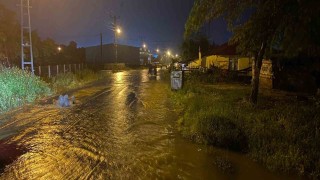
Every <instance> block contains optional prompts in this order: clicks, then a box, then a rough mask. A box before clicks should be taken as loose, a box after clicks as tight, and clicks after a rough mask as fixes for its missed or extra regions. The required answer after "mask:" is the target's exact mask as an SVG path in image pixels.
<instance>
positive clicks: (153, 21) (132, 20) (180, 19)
mask: <svg viewBox="0 0 320 180" xmlns="http://www.w3.org/2000/svg"><path fill="white" fill-rule="evenodd" d="M0 2H1V3H3V4H5V5H6V6H7V7H8V8H10V9H12V10H14V11H16V12H17V16H18V17H19V14H20V11H19V7H17V6H16V4H19V3H20V0H0ZM193 2H194V0H31V4H32V7H33V8H32V10H31V11H32V12H31V14H32V26H33V29H37V31H38V32H39V34H40V36H41V37H42V38H46V37H51V38H53V39H54V40H56V41H57V42H58V43H63V44H68V43H69V42H70V41H71V40H74V41H76V42H77V43H78V46H79V47H86V46H91V45H98V44H100V35H99V34H100V32H102V33H103V43H112V42H113V32H112V31H111V30H109V27H110V26H111V23H112V19H111V18H110V15H116V16H119V17H120V18H119V25H120V26H121V28H122V31H123V32H122V34H121V35H120V37H119V43H120V44H127V45H133V46H141V45H142V43H143V42H145V43H146V44H147V46H148V47H150V49H156V48H160V49H171V50H174V51H176V52H177V51H178V50H179V46H180V44H181V42H182V39H183V32H184V25H185V22H186V20H187V18H188V15H189V12H190V10H191V8H192V5H193ZM203 32H205V33H206V34H207V35H208V36H209V38H210V42H212V41H214V42H215V43H216V44H222V43H224V42H226V41H227V40H228V38H229V37H230V33H229V32H228V31H227V28H226V23H225V22H224V21H223V20H221V19H220V20H217V21H214V22H213V23H212V24H211V26H210V27H209V26H208V27H207V28H204V30H203Z"/></svg>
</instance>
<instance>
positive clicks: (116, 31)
mask: <svg viewBox="0 0 320 180" xmlns="http://www.w3.org/2000/svg"><path fill="white" fill-rule="evenodd" d="M113 31H114V45H115V47H116V63H118V44H117V37H118V36H117V34H120V33H121V29H120V27H117V28H115V29H114V30H113Z"/></svg>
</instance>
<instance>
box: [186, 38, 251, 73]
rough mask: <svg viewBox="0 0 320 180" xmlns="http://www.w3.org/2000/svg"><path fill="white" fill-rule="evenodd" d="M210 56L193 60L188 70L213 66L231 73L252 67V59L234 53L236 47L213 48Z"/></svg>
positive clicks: (225, 45) (223, 45) (224, 45)
mask: <svg viewBox="0 0 320 180" xmlns="http://www.w3.org/2000/svg"><path fill="white" fill-rule="evenodd" d="M210 54H211V55H209V56H205V57H202V58H201V60H199V59H195V60H194V61H192V62H190V63H189V65H188V66H189V67H190V68H199V67H203V68H211V67H212V66H215V67H218V68H221V69H226V70H231V71H240V70H246V69H250V68H251V66H252V61H253V60H252V58H250V57H245V56H241V55H239V54H238V53H237V52H236V46H231V45H228V44H227V43H225V44H222V45H221V46H218V47H215V48H214V49H213V50H212V51H211V53H210Z"/></svg>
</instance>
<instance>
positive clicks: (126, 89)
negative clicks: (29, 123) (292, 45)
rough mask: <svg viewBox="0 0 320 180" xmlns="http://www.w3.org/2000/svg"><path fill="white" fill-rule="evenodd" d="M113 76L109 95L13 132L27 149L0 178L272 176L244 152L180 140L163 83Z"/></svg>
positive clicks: (140, 74) (142, 75)
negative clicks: (226, 166) (225, 164)
mask: <svg viewBox="0 0 320 180" xmlns="http://www.w3.org/2000/svg"><path fill="white" fill-rule="evenodd" d="M111 79H112V80H111V82H110V84H108V85H107V86H110V89H111V90H109V91H107V92H106V93H101V95H100V96H96V97H95V98H94V99H91V100H90V101H89V102H87V103H84V104H83V105H81V106H78V107H74V108H73V109H68V110H61V109H56V110H52V109H51V111H54V112H48V113H49V114H48V116H47V118H45V117H43V116H41V118H42V119H41V121H39V122H38V123H36V124H35V126H33V127H29V128H27V129H26V130H24V131H22V132H21V133H20V134H19V135H17V136H16V137H15V138H14V139H13V140H12V141H14V142H17V143H18V144H20V145H23V146H24V147H26V148H28V149H29V151H28V152H27V153H25V154H24V155H22V156H21V157H20V158H19V159H18V160H17V161H16V162H15V163H13V164H12V165H10V166H8V167H7V168H6V170H5V173H4V174H2V176H1V179H157V178H158V179H230V178H232V179H248V178H258V177H263V178H262V179H271V178H272V179H274V178H276V176H274V175H272V174H270V173H268V172H266V171H265V170H264V169H262V168H261V167H259V166H257V165H256V164H254V163H252V162H251V161H248V160H247V159H246V158H244V157H243V156H241V155H238V154H235V153H231V152H227V151H223V150H219V149H216V148H210V147H205V146H202V145H196V144H192V143H190V142H189V141H187V140H185V139H182V138H181V137H180V135H179V134H178V133H177V132H176V131H175V120H176V119H177V116H176V114H175V113H174V111H172V108H171V105H170V103H169V100H168V97H167V91H166V90H167V89H168V83H165V82H162V81H160V80H159V79H157V78H150V77H148V76H147V71H129V72H119V73H115V74H113V76H112V77H111ZM50 114H51V116H50ZM54 114H56V115H59V116H60V118H59V117H58V116H56V117H53V116H52V115H54ZM62 117H64V118H62ZM217 157H222V159H227V160H228V161H230V163H231V164H232V166H234V167H232V168H231V169H232V171H230V172H228V173H226V172H224V171H222V170H221V169H219V168H217V166H216V165H215V163H214V162H215V161H216V158H217Z"/></svg>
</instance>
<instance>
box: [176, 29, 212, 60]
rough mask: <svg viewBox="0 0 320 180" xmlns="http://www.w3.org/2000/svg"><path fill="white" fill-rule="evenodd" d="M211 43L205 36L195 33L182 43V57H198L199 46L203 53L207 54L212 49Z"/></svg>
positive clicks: (192, 58)
mask: <svg viewBox="0 0 320 180" xmlns="http://www.w3.org/2000/svg"><path fill="white" fill-rule="evenodd" d="M210 46H211V45H210V43H209V41H208V39H207V38H206V37H205V36H202V35H195V36H193V37H190V38H187V39H185V40H184V41H183V43H182V45H181V57H182V59H183V60H194V59H196V58H197V57H198V54H199V47H200V48H201V53H202V54H203V55H207V54H208V53H209V50H210Z"/></svg>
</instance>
